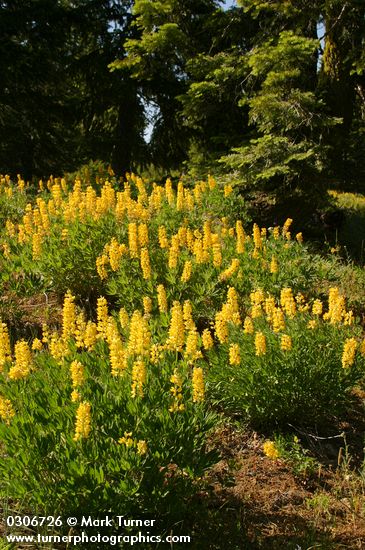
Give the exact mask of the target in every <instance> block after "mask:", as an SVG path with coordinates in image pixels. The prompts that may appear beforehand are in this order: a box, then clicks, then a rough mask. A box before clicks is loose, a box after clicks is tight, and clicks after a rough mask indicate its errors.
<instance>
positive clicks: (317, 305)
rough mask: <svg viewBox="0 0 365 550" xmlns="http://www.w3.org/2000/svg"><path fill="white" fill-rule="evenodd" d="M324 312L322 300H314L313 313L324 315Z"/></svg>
mask: <svg viewBox="0 0 365 550" xmlns="http://www.w3.org/2000/svg"><path fill="white" fill-rule="evenodd" d="M322 312H323V304H322V302H321V300H314V302H313V305H312V313H313V315H322Z"/></svg>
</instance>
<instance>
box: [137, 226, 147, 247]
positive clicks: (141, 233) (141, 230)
mask: <svg viewBox="0 0 365 550" xmlns="http://www.w3.org/2000/svg"><path fill="white" fill-rule="evenodd" d="M148 242H149V238H148V226H147V224H145V223H140V224H139V226H138V243H139V246H140V247H141V248H143V247H146V246H147V245H148Z"/></svg>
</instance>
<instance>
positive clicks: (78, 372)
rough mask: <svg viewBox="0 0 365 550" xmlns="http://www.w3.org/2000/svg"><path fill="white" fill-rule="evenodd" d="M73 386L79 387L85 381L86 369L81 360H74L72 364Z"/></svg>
mask: <svg viewBox="0 0 365 550" xmlns="http://www.w3.org/2000/svg"><path fill="white" fill-rule="evenodd" d="M70 373H71V380H72V386H73V387H74V388H77V387H78V386H82V384H83V383H84V382H85V369H84V366H83V365H82V364H81V363H80V361H72V363H71V365H70Z"/></svg>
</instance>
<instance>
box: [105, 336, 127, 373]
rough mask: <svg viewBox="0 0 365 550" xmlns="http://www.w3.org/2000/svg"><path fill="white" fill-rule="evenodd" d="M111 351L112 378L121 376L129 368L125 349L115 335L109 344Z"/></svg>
mask: <svg viewBox="0 0 365 550" xmlns="http://www.w3.org/2000/svg"><path fill="white" fill-rule="evenodd" d="M109 347H110V351H109V358H110V366H111V372H112V376H119V375H120V374H122V373H123V372H124V371H125V369H126V368H127V366H128V364H127V356H126V353H125V350H124V348H123V343H122V340H121V338H120V337H119V336H117V335H115V336H114V337H113V338H112V339H111V341H110V343H109Z"/></svg>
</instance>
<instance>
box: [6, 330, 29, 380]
mask: <svg viewBox="0 0 365 550" xmlns="http://www.w3.org/2000/svg"><path fill="white" fill-rule="evenodd" d="M14 355H15V364H14V365H13V366H12V367H10V369H9V378H10V379H11V380H20V379H21V378H25V377H26V376H28V374H29V372H30V368H31V365H32V354H31V351H30V349H29V345H28V343H27V342H26V341H25V340H20V341H18V342H17V343H16V344H15V349H14Z"/></svg>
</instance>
